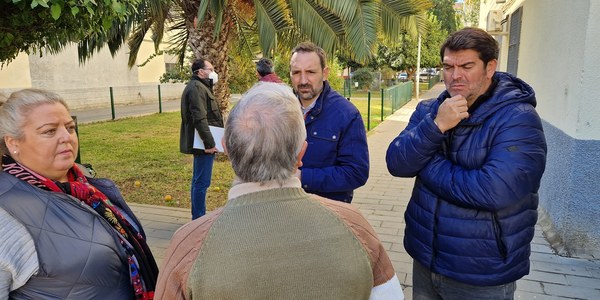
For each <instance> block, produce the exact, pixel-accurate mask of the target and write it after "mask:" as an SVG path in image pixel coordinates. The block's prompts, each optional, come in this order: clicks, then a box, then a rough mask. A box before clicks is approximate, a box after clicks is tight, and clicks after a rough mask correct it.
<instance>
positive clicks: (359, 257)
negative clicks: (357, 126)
mask: <svg viewBox="0 0 600 300" xmlns="http://www.w3.org/2000/svg"><path fill="white" fill-rule="evenodd" d="M305 139H306V130H305V126H304V120H303V117H302V112H301V111H300V107H299V105H298V100H297V98H296V97H295V96H294V94H293V92H292V90H291V89H290V88H289V87H287V86H285V85H281V84H275V83H258V84H256V85H255V86H254V87H252V88H251V89H250V90H249V91H248V92H247V93H246V94H244V95H243V96H242V99H241V100H240V102H239V103H238V104H237V105H236V106H235V107H234V108H233V110H232V111H231V113H230V114H229V118H228V120H227V123H226V125H225V136H224V138H223V143H224V146H225V149H226V152H227V154H228V155H229V158H230V160H231V164H232V166H233V169H234V171H235V174H236V175H237V179H236V182H235V184H234V186H233V187H232V188H231V190H230V191H229V200H228V202H227V204H226V205H225V207H223V208H220V209H217V210H215V211H213V212H211V213H209V214H207V215H205V216H203V217H201V218H199V219H197V220H195V221H192V222H191V223H188V224H186V225H184V226H183V227H182V228H180V229H179V230H178V231H177V232H176V233H175V235H174V236H173V239H172V240H171V244H170V246H169V248H168V250H167V252H166V254H165V260H164V264H163V266H162V268H161V273H160V275H159V282H158V285H157V293H156V296H157V299H225V298H226V299H368V298H371V299H402V298H403V293H402V289H401V287H400V283H399V281H398V278H397V277H396V274H395V272H394V268H393V266H392V264H391V261H390V259H389V257H388V255H387V253H386V252H385V250H384V248H383V246H382V244H381V242H380V241H379V239H378V238H377V235H376V234H375V232H374V230H373V228H372V227H371V226H370V225H369V223H368V222H367V221H366V219H365V218H364V217H363V216H362V215H361V214H360V212H358V210H357V209H355V208H354V207H353V206H351V205H350V204H347V203H342V202H338V201H330V200H327V199H325V198H322V197H319V196H316V195H311V194H307V193H306V192H304V190H303V189H302V187H301V186H300V180H299V179H298V178H297V177H296V175H295V173H296V171H297V169H298V167H299V166H301V165H302V162H301V159H302V155H303V154H304V152H305V150H306V145H307V144H306V141H305Z"/></svg>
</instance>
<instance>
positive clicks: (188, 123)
mask: <svg viewBox="0 0 600 300" xmlns="http://www.w3.org/2000/svg"><path fill="white" fill-rule="evenodd" d="M191 69H192V77H191V78H190V81H189V82H188V84H187V85H186V87H185V89H184V90H183V94H182V95H181V130H180V137H179V150H180V152H181V153H184V154H192V155H194V167H193V175H192V184H191V204H192V220H195V219H197V218H199V217H201V216H203V215H204V214H205V213H206V191H207V189H208V187H209V186H210V180H211V176H212V167H213V162H214V159H215V153H216V152H217V148H216V144H215V143H216V141H215V139H214V137H213V135H212V134H211V132H210V129H209V127H208V126H209V125H210V126H216V127H223V117H222V115H221V111H220V110H219V106H218V105H217V102H216V101H215V95H214V94H213V91H212V87H213V85H214V84H215V83H217V80H218V78H219V76H218V74H217V73H216V72H215V70H214V68H213V65H212V64H211V63H210V62H209V61H208V60H205V59H203V58H199V59H196V60H195V61H194V62H193V63H192V67H191ZM195 131H197V132H198V135H199V136H200V139H202V142H203V143H204V146H205V147H204V149H196V148H194V133H195Z"/></svg>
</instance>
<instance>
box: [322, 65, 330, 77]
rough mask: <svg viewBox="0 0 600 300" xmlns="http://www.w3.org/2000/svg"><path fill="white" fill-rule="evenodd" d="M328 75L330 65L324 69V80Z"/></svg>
mask: <svg viewBox="0 0 600 300" xmlns="http://www.w3.org/2000/svg"><path fill="white" fill-rule="evenodd" d="M328 76H329V67H325V69H323V80H327V77H328Z"/></svg>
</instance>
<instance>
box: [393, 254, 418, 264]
mask: <svg viewBox="0 0 600 300" xmlns="http://www.w3.org/2000/svg"><path fill="white" fill-rule="evenodd" d="M387 254H388V256H389V257H390V260H392V261H398V262H405V263H411V264H412V261H413V259H412V257H410V255H408V253H406V252H396V251H388V252H387Z"/></svg>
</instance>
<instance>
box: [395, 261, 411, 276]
mask: <svg viewBox="0 0 600 300" xmlns="http://www.w3.org/2000/svg"><path fill="white" fill-rule="evenodd" d="M392 265H393V266H394V270H395V271H396V272H401V273H407V274H412V262H411V263H407V262H403V261H392Z"/></svg>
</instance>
